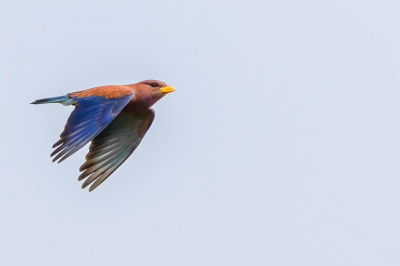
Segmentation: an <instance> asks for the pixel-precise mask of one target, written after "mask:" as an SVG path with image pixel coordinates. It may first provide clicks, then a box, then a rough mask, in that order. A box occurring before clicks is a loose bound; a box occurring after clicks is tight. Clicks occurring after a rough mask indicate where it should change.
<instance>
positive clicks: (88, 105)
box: [31, 80, 175, 192]
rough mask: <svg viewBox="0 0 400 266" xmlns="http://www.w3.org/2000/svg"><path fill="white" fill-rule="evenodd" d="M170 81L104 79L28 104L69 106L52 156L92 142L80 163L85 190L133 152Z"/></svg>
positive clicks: (58, 158)
mask: <svg viewBox="0 0 400 266" xmlns="http://www.w3.org/2000/svg"><path fill="white" fill-rule="evenodd" d="M174 91H175V88H174V87H173V86H170V85H167V84H166V83H164V82H162V81H158V80H145V81H141V82H138V83H135V84H129V85H107V86H99V87H94V88H90V89H87V90H82V91H77V92H72V93H67V94H66V95H63V96H57V97H50V98H44V99H39V100H36V101H34V102H32V103H31V104H34V105H38V104H47V103H60V104H62V105H64V106H71V105H72V106H74V107H75V108H74V110H73V111H72V112H71V114H70V116H69V118H68V120H67V123H66V124H65V127H64V131H63V132H62V133H61V135H60V139H59V140H58V141H57V142H56V143H55V144H54V145H53V148H54V151H53V152H52V153H51V157H53V156H54V159H53V162H55V161H58V163H60V162H62V161H64V160H65V159H67V158H68V157H70V156H71V155H73V154H74V153H75V152H77V151H78V150H80V149H81V148H82V147H84V146H85V145H86V144H88V143H89V142H91V144H90V146H89V152H88V153H87V155H86V161H85V163H84V164H82V166H81V167H80V168H79V171H80V172H82V173H81V175H80V176H79V177H78V180H79V181H82V180H84V179H85V181H84V182H83V184H82V189H84V188H86V187H87V186H89V185H91V186H90V187H89V192H90V191H93V190H94V189H95V188H97V187H98V186H99V185H100V184H101V183H103V182H104V181H105V180H106V179H107V178H108V177H109V176H110V175H111V174H112V173H113V172H114V171H115V170H117V168H119V167H120V166H121V165H122V164H123V163H124V162H125V161H126V160H127V159H128V157H129V156H130V155H131V154H132V153H133V152H134V150H135V149H136V148H137V147H138V145H139V144H140V142H141V141H142V139H143V137H144V135H145V134H146V132H147V131H148V130H149V128H150V126H151V124H152V123H153V120H154V117H155V112H154V110H153V109H152V108H151V107H152V106H153V105H154V104H155V103H156V102H157V101H158V100H160V99H161V98H163V97H164V96H165V95H167V94H168V93H171V92H174Z"/></svg>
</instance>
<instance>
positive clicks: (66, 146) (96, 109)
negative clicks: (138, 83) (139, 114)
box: [51, 93, 134, 163]
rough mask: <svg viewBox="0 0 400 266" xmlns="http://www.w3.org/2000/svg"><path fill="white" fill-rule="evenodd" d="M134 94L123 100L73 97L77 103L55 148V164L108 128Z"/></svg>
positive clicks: (126, 96)
mask: <svg viewBox="0 0 400 266" xmlns="http://www.w3.org/2000/svg"><path fill="white" fill-rule="evenodd" d="M133 96H134V93H132V94H130V95H125V96H123V97H121V98H112V99H106V98H105V97H102V96H90V97H82V98H78V97H73V98H72V99H73V100H75V101H76V102H77V104H76V106H75V109H74V111H72V113H71V115H70V116H69V118H68V121H67V124H66V125H65V128H64V131H63V132H62V133H61V135H60V140H59V141H57V142H56V143H55V144H54V145H53V148H56V147H58V148H57V149H55V150H54V151H53V152H52V154H51V156H54V155H56V156H55V157H54V159H53V162H54V161H57V160H58V159H60V158H61V159H60V160H59V163H60V162H62V161H64V160H65V159H67V158H68V157H69V156H71V155H72V154H74V153H75V152H77V151H78V150H79V149H81V148H82V147H83V146H85V145H86V144H87V143H88V142H89V141H91V140H92V139H93V138H95V137H96V136H97V135H98V134H99V133H100V132H101V131H102V130H103V129H104V128H106V127H107V126H108V125H109V124H110V123H111V122H112V121H113V120H114V118H115V117H116V116H117V115H118V114H119V113H120V112H121V110H122V109H123V108H124V107H125V106H126V105H127V104H128V103H129V102H130V100H131V99H132V98H133Z"/></svg>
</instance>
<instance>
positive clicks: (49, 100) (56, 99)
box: [31, 95, 70, 104]
mask: <svg viewBox="0 0 400 266" xmlns="http://www.w3.org/2000/svg"><path fill="white" fill-rule="evenodd" d="M68 100H70V98H69V96H68V95H63V96H56V97H51V98H44V99H39V100H36V101H34V102H31V104H45V103H63V102H65V101H68Z"/></svg>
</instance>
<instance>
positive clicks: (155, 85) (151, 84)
mask: <svg viewBox="0 0 400 266" xmlns="http://www.w3.org/2000/svg"><path fill="white" fill-rule="evenodd" d="M150 86H152V87H153V88H154V87H157V86H158V84H157V83H150Z"/></svg>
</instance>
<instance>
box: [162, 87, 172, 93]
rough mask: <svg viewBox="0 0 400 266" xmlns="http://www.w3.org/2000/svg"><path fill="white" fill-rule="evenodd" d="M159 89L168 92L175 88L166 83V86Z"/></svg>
mask: <svg viewBox="0 0 400 266" xmlns="http://www.w3.org/2000/svg"><path fill="white" fill-rule="evenodd" d="M160 91H161V92H162V93H170V92H174V91H175V88H174V87H172V86H169V85H168V86H166V87H164V88H161V89H160Z"/></svg>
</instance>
